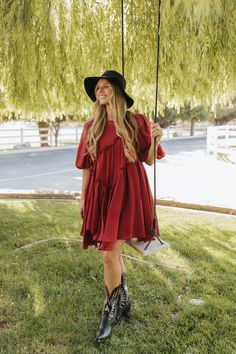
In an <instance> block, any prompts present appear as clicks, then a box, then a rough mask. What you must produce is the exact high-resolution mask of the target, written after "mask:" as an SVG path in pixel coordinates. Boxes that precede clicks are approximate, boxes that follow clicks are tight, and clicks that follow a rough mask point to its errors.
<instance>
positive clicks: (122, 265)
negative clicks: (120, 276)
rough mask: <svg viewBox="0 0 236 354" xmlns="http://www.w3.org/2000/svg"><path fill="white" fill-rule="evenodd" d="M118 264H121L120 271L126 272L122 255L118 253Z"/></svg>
mask: <svg viewBox="0 0 236 354" xmlns="http://www.w3.org/2000/svg"><path fill="white" fill-rule="evenodd" d="M120 266H121V273H126V268H125V264H124V260H123V258H122V255H120Z"/></svg>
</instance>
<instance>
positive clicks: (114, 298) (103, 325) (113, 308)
mask: <svg viewBox="0 0 236 354" xmlns="http://www.w3.org/2000/svg"><path fill="white" fill-rule="evenodd" d="M120 288H121V285H119V286H117V287H116V288H115V289H113V291H112V293H111V295H110V296H109V295H108V290H107V288H106V298H105V302H104V307H103V311H102V317H101V321H100V324H99V327H98V330H97V333H96V341H97V342H100V341H102V340H103V339H106V338H108V337H109V336H110V334H111V330H112V327H113V326H114V325H115V324H116V323H117V321H116V318H117V313H118V310H119V294H120Z"/></svg>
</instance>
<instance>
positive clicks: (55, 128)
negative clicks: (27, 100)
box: [51, 120, 61, 146]
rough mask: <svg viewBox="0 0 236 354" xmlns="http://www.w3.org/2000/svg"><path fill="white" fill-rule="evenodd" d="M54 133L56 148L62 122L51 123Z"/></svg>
mask: <svg viewBox="0 0 236 354" xmlns="http://www.w3.org/2000/svg"><path fill="white" fill-rule="evenodd" d="M51 127H52V132H53V135H54V138H55V146H58V135H59V131H60V127H61V121H60V120H56V121H55V122H51Z"/></svg>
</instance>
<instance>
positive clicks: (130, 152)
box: [87, 82, 138, 162]
mask: <svg viewBox="0 0 236 354" xmlns="http://www.w3.org/2000/svg"><path fill="white" fill-rule="evenodd" d="M110 84H111V86H112V89H113V95H112V99H111V103H110V105H111V112H112V117H113V119H114V123H115V126H116V133H117V135H118V136H119V137H121V139H122V141H123V145H124V153H125V156H126V157H127V159H128V160H129V161H130V162H135V161H137V153H136V150H137V148H138V138H137V123H136V119H135V118H134V115H133V113H131V112H130V111H128V110H127V104H126V100H125V98H124V96H123V95H122V93H121V90H120V89H119V87H118V86H116V85H114V84H113V83H111V82H110ZM95 92H96V88H95ZM106 121H107V112H106V107H105V106H104V105H101V104H100V103H99V101H98V100H96V102H95V104H94V107H93V122H92V125H91V126H90V128H89V131H88V135H87V148H88V152H89V154H90V156H91V158H92V160H93V161H94V160H95V159H96V157H97V146H98V140H99V139H100V137H101V136H102V133H103V131H104V128H105V125H106Z"/></svg>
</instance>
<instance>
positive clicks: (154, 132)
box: [151, 123, 163, 143]
mask: <svg viewBox="0 0 236 354" xmlns="http://www.w3.org/2000/svg"><path fill="white" fill-rule="evenodd" d="M162 136H163V130H162V129H161V127H160V125H159V124H158V123H151V139H152V142H153V141H154V138H156V142H157V143H159V141H160V140H161V138H162Z"/></svg>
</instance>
